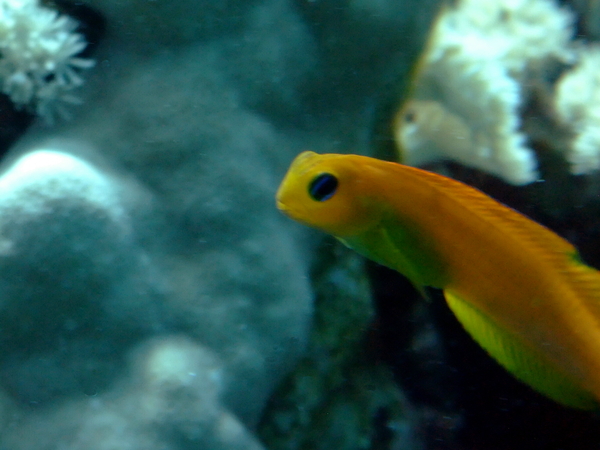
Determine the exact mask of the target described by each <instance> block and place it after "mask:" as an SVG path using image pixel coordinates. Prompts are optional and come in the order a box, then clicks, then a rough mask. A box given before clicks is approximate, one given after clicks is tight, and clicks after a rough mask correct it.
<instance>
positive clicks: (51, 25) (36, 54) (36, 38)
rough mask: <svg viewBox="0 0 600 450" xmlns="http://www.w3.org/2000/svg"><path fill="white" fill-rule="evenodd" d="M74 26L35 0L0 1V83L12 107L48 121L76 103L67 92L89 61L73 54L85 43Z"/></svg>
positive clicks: (69, 91) (80, 80)
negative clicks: (22, 109)
mask: <svg viewBox="0 0 600 450" xmlns="http://www.w3.org/2000/svg"><path fill="white" fill-rule="evenodd" d="M76 27H77V22H75V21H74V20H73V19H71V18H70V17H68V16H65V15H60V14H59V13H58V12H56V11H54V10H51V9H49V8H46V7H44V6H41V5H40V4H39V3H38V0H0V87H1V90H2V92H4V93H5V94H7V95H8V96H9V97H10V99H11V100H12V101H13V102H14V104H15V105H16V106H17V108H26V109H28V110H30V111H32V112H35V113H36V114H37V115H39V116H41V117H43V118H44V119H46V120H48V121H52V119H53V117H54V116H55V114H56V113H58V114H61V115H64V114H65V109H64V104H65V103H71V104H73V103H78V102H79V101H78V98H77V97H75V96H74V95H73V94H72V91H73V90H74V89H75V88H77V87H79V86H80V85H81V84H82V83H83V79H82V78H81V76H80V72H81V71H82V70H84V69H88V68H90V67H91V66H93V64H94V63H93V61H92V60H89V59H84V58H80V57H78V56H77V55H78V54H79V53H80V52H81V51H82V50H83V49H84V48H85V47H86V45H87V43H86V41H85V39H84V38H83V36H82V35H80V34H78V33H76V32H75V29H76Z"/></svg>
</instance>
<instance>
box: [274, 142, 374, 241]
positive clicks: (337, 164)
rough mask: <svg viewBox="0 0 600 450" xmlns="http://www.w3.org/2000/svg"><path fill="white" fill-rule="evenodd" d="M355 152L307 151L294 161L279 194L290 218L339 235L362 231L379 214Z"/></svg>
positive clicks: (279, 203) (370, 225) (282, 206)
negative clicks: (341, 153)
mask: <svg viewBox="0 0 600 450" xmlns="http://www.w3.org/2000/svg"><path fill="white" fill-rule="evenodd" d="M360 158H361V157H358V156H355V155H335V154H323V155H320V154H317V153H314V152H310V151H306V152H303V153H301V154H300V155H298V156H297V157H296V159H295V160H294V161H293V162H292V164H291V166H290V168H289V170H288V172H287V174H286V175H285V177H284V179H283V181H282V182H281V185H280V186H279V189H278V191H277V195H276V201H277V207H278V208H279V210H281V211H282V212H283V213H284V214H285V215H287V216H289V217H290V218H292V219H294V220H296V221H298V222H300V223H302V224H304V225H307V226H310V227H313V228H318V229H320V230H323V231H325V232H326V233H329V234H333V235H334V236H337V237H347V236H353V235H357V234H360V233H362V232H364V231H366V230H367V229H369V228H370V227H372V226H373V225H374V224H375V223H376V222H377V218H378V217H379V215H378V211H377V207H376V205H375V204H374V203H373V202H371V201H370V197H369V195H368V189H367V187H368V186H367V184H368V183H367V180H366V179H365V178H364V177H363V176H362V174H361V167H360Z"/></svg>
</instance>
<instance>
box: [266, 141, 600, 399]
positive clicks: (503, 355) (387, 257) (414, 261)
mask: <svg viewBox="0 0 600 450" xmlns="http://www.w3.org/2000/svg"><path fill="white" fill-rule="evenodd" d="M277 206H278V208H279V209H280V210H281V211H283V212H284V213H285V214H286V215H288V216H290V217H291V218H293V219H295V220H297V221H299V222H301V223H303V224H305V225H308V226H312V227H315V228H318V229H321V230H323V231H325V232H327V233H330V234H333V235H334V236H336V237H337V238H338V239H340V240H341V241H342V242H344V243H345V244H346V245H348V246H349V247H351V248H353V249H354V250H356V251H358V252H359V253H361V254H363V255H364V256H366V257H368V258H370V259H372V260H374V261H376V262H378V263H380V264H383V265H385V266H388V267H390V268H392V269H395V270H397V271H398V272H400V273H402V274H403V275H405V276H407V277H408V278H409V279H410V280H411V281H412V283H413V284H414V285H415V286H417V287H418V288H420V289H422V288H423V287H424V286H431V287H435V288H439V289H443V291H444V295H445V298H446V301H447V303H448V305H449V307H450V308H451V310H452V311H453V312H454V314H455V315H456V317H457V318H458V320H459V321H460V322H461V323H462V325H463V326H464V328H465V329H466V330H467V331H468V332H469V333H470V334H471V336H472V337H473V338H474V339H475V340H476V341H477V342H478V343H479V344H480V345H481V346H482V347H483V348H484V349H485V350H486V351H487V352H488V353H489V354H490V355H491V356H492V357H494V358H495V359H496V360H497V361H498V362H499V363H500V364H502V365H503V366H504V367H505V368H506V369H507V370H508V371H510V372H511V373H513V375H515V376H516V377H517V378H519V379H521V380H522V381H524V382H526V383H528V384H529V385H530V386H532V387H533V388H534V389H536V390H537V391H539V392H541V393H543V394H545V395H546V396H548V397H550V398H552V399H554V400H555V401H557V402H559V403H562V404H564V405H567V406H571V407H575V408H581V409H594V408H597V406H598V401H599V400H600V273H599V272H597V271H596V270H594V269H592V268H590V267H588V266H586V265H585V264H583V263H582V262H581V261H580V259H579V256H578V253H577V250H576V249H575V248H574V247H573V246H572V245H571V244H570V243H569V242H567V241H566V240H564V239H563V238H561V237H559V236H558V235H556V234H555V233H553V232H551V231H550V230H548V229H547V228H545V227H543V226H542V225H540V224H538V223H536V222H534V221H532V220H530V219H528V218H527V217H525V216H523V215H522V214H519V213H518V212H516V211H514V210H512V209H510V208H508V207H506V206H504V205H502V204H500V203H498V202H496V201H495V200H493V199H492V198H490V197H488V196H487V195H485V194H483V193H482V192H480V191H478V190H477V189H474V188H472V187H470V186H467V185H465V184H463V183H461V182H458V181H456V180H452V179H450V178H446V177H443V176H441V175H437V174H434V173H430V172H427V171H424V170H420V169H417V168H414V167H408V166H404V165H401V164H396V163H391V162H386V161H380V160H376V159H373V158H368V157H364V156H357V155H335V154H326V155H318V154H316V153H313V152H304V153H302V154H300V155H299V156H298V157H297V158H296V160H295V161H294V162H293V163H292V165H291V167H290V169H289V171H288V173H287V175H286V176H285V178H284V180H283V181H282V183H281V186H280V187H279V190H278V192H277Z"/></svg>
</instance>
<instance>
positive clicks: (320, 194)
mask: <svg viewBox="0 0 600 450" xmlns="http://www.w3.org/2000/svg"><path fill="white" fill-rule="evenodd" d="M337 186H338V180H337V178H336V177H335V176H333V175H331V174H330V173H322V174H321V175H318V176H317V177H316V178H315V179H314V180H312V183H310V186H309V188H308V193H309V194H310V196H311V197H312V198H313V199H314V200H316V201H318V202H324V201H325V200H328V199H330V198H331V197H332V196H333V194H335V191H336V189H337Z"/></svg>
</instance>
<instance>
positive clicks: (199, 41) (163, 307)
mask: <svg viewBox="0 0 600 450" xmlns="http://www.w3.org/2000/svg"><path fill="white" fill-rule="evenodd" d="M88 3H89V5H90V6H91V7H95V8H98V9H99V10H100V12H101V13H102V14H103V15H104V16H105V17H106V18H107V33H106V37H105V40H103V41H102V42H100V43H98V45H97V46H96V47H95V49H96V54H95V55H94V58H95V59H96V60H97V61H99V63H98V64H97V65H96V66H95V67H94V68H93V69H92V70H90V71H89V73H88V75H89V77H88V79H87V80H86V83H85V85H84V86H82V89H81V98H82V100H83V104H82V105H81V106H79V107H77V108H74V109H73V110H74V114H73V117H72V119H71V120H69V121H57V123H56V124H55V126H54V127H52V128H49V127H47V126H45V125H44V124H43V123H35V124H34V125H33V126H32V127H31V128H30V129H29V130H28V132H27V133H26V135H25V136H23V137H22V139H21V140H20V141H19V142H18V143H17V144H16V145H15V146H14V147H12V148H11V149H10V151H9V153H8V154H7V155H6V156H5V160H4V161H3V172H2V174H0V187H1V189H0V210H2V211H3V216H2V220H1V221H0V229H1V230H2V239H1V240H0V267H1V268H2V270H1V271H0V285H1V286H2V298H1V299H0V339H2V342H3V344H4V345H3V346H2V351H1V352H0V415H1V416H2V418H3V420H2V421H1V422H0V426H1V427H3V430H2V432H1V433H0V448H10V449H11V450H26V449H33V448H36V449H39V448H63V449H73V450H76V449H86V450H94V449H104V448H107V449H108V448H130V449H133V448H136V449H154V448H156V449H159V448H161V449H165V448H169V449H174V450H175V449H186V448H205V449H211V450H220V449H223V450H233V449H242V448H243V449H256V450H260V449H263V448H264V447H263V445H262V444H261V443H259V442H258V440H257V438H256V436H255V429H256V426H257V424H258V422H259V420H260V417H261V415H262V412H263V409H264V407H265V404H266V402H267V399H268V398H269V396H270V395H271V394H272V392H273V391H274V390H275V388H276V387H277V385H278V383H279V381H280V380H282V379H283V377H284V376H285V375H286V374H287V373H288V372H289V371H291V370H292V369H293V368H294V367H295V365H296V363H297V361H298V360H299V358H300V357H301V356H302V354H303V352H304V350H305V347H306V343H307V340H308V336H309V330H310V326H311V323H312V321H311V318H312V314H313V304H312V287H311V285H310V281H309V275H310V262H311V258H312V256H311V255H312V253H313V252H312V251H313V249H314V246H315V243H316V241H317V239H316V236H315V235H314V234H311V233H310V232H309V231H307V230H304V229H302V228H300V227H298V226H296V225H294V224H293V223H291V222H289V221H288V220H286V219H285V218H284V217H282V216H280V215H279V213H278V212H277V211H276V208H275V207H274V204H273V196H274V193H275V189H276V186H277V185H278V183H279V181H280V178H281V176H282V175H283V173H284V171H285V168H286V167H287V165H288V163H289V161H290V160H291V159H292V158H293V156H294V155H295V154H296V153H297V152H299V151H300V150H301V149H303V148H306V147H309V146H310V147H312V148H317V149H321V150H324V149H328V148H331V147H332V146H335V145H343V146H346V147H348V148H357V149H361V150H362V151H366V150H367V147H366V141H365V139H364V136H365V135H366V134H367V133H366V131H365V129H366V127H367V125H366V124H368V123H370V118H371V116H372V114H373V108H372V102H373V97H372V96H373V94H374V92H376V89H377V88H378V87H381V86H383V85H384V84H385V83H386V82H387V80H389V78H390V77H391V76H392V75H393V76H394V78H397V77H398V76H399V74H401V73H403V72H406V71H407V70H408V67H409V66H410V63H411V61H412V57H413V56H414V55H416V54H418V52H419V51H420V48H421V45H422V43H423V42H424V37H425V34H426V30H427V25H428V21H429V19H431V17H432V15H433V11H434V6H435V2H434V1H428V2H421V1H416V0H413V1H411V2H407V3H406V4H403V5H402V7H393V8H392V9H391V10H390V9H389V8H388V6H389V5H393V4H396V2H392V1H391V0H390V1H389V2H381V3H380V7H376V6H372V5H370V6H369V7H368V8H367V9H368V14H365V5H364V4H363V5H362V6H361V7H359V6H360V5H359V6H356V5H354V6H353V5H351V4H343V5H341V6H343V7H344V8H343V9H344V10H345V11H347V17H345V18H344V21H345V22H346V23H350V22H351V21H353V22H352V23H354V24H360V27H356V30H355V31H353V30H352V28H351V27H349V28H345V29H344V32H345V33H346V34H339V36H341V37H342V39H338V40H337V42H338V43H341V42H342V41H343V38H346V37H348V38H352V39H353V41H354V42H359V41H360V39H359V38H360V37H364V36H368V35H373V36H375V35H376V34H377V33H376V30H378V29H379V27H380V24H381V23H382V21H383V22H385V24H386V26H387V27H388V28H389V29H391V28H394V29H396V30H397V31H396V34H395V38H398V39H399V36H401V35H402V31H401V27H400V26H398V25H401V24H406V23H410V22H411V21H414V23H413V25H412V30H414V31H415V38H414V40H411V41H410V42H407V44H406V46H405V47H402V46H397V45H396V48H395V50H394V53H393V57H391V56H390V48H391V47H390V46H387V47H381V48H378V47H377V46H376V45H374V42H375V41H374V40H373V45H372V46H371V47H370V48H369V52H370V55H371V56H372V57H374V58H376V59H377V60H378V61H379V67H380V69H381V71H372V70H371V66H369V65H368V64H367V60H368V58H365V59H364V60H361V59H357V58H356V57H355V56H354V53H356V52H357V51H358V47H346V46H341V47H336V43H335V41H332V40H331V39H328V38H327V39H326V38H325V34H319V33H318V31H319V30H322V29H321V28H320V27H323V26H325V27H326V28H328V31H327V33H328V36H329V37H330V36H332V35H335V33H337V32H338V31H339V30H338V31H336V30H337V29H336V27H337V25H338V22H337V21H336V17H338V13H339V10H338V9H336V8H337V6H340V5H337V6H336V5H329V6H328V5H323V4H318V5H312V4H306V3H305V2H293V1H291V0H290V1H288V0H261V1H258V0H257V1H254V2H226V3H223V5H222V6H219V5H217V6H215V5H214V4H213V3H214V2H208V1H186V2H176V3H173V4H167V3H164V2H148V1H136V0H134V1H128V2H122V1H114V0H106V1H93V2H92V1H90V2H88ZM342 3H344V2H342ZM386 5H387V6H386ZM416 5H418V8H417V7H416ZM313 7H318V8H319V13H326V16H327V17H329V20H328V21H325V22H319V21H312V20H311V17H313V15H312V13H313V12H314V11H313V10H312V8H313ZM381 8H383V10H385V11H387V12H386V14H388V15H386V16H385V17H384V16H383V15H382V14H381V11H382V9H381ZM417 10H418V11H419V12H420V13H419V14H420V16H419V17H420V19H419V20H418V21H417V20H416V19H415V18H414V17H415V16H413V15H412V14H407V13H406V12H407V11H417ZM390 11H392V12H393V14H391V13H390ZM425 18H427V19H425ZM392 24H393V25H395V26H394V27H391V25H392ZM417 31H419V33H417ZM352 33H354V34H352ZM398 39H396V42H397V41H398ZM325 43H327V46H328V47H327V51H325V50H324V48H325ZM388 44H389V42H388ZM336 48H338V49H340V51H337V50H336ZM330 52H334V53H337V54H338V55H339V57H340V60H339V61H337V63H336V64H332V62H331V61H329V60H328V59H327V55H328V54H330ZM334 67H335V69H334ZM343 73H363V74H365V76H368V77H370V78H365V80H372V83H371V82H367V83H359V81H361V80H359V79H358V78H352V79H351V80H350V82H348V83H346V84H345V85H344V86H342V87H340V88H339V89H332V88H331V86H335V82H336V81H339V80H340V79H342V78H343V77H342V74H343ZM350 87H351V89H350ZM334 91H335V92H334ZM330 100H331V101H330ZM341 105H345V106H344V108H341ZM363 121H364V124H365V127H364V128H360V129H359V128H357V129H356V130H355V131H354V132H352V133H348V132H347V131H346V132H345V133H340V130H341V129H345V127H347V125H348V123H350V122H355V123H363ZM334 135H335V136H339V137H338V138H337V141H336V142H333V143H332V141H331V139H330V137H331V136H334ZM335 417H336V418H339V420H340V422H339V423H341V424H344V423H346V422H345V416H344V408H341V409H340V410H339V411H336V415H335Z"/></svg>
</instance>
